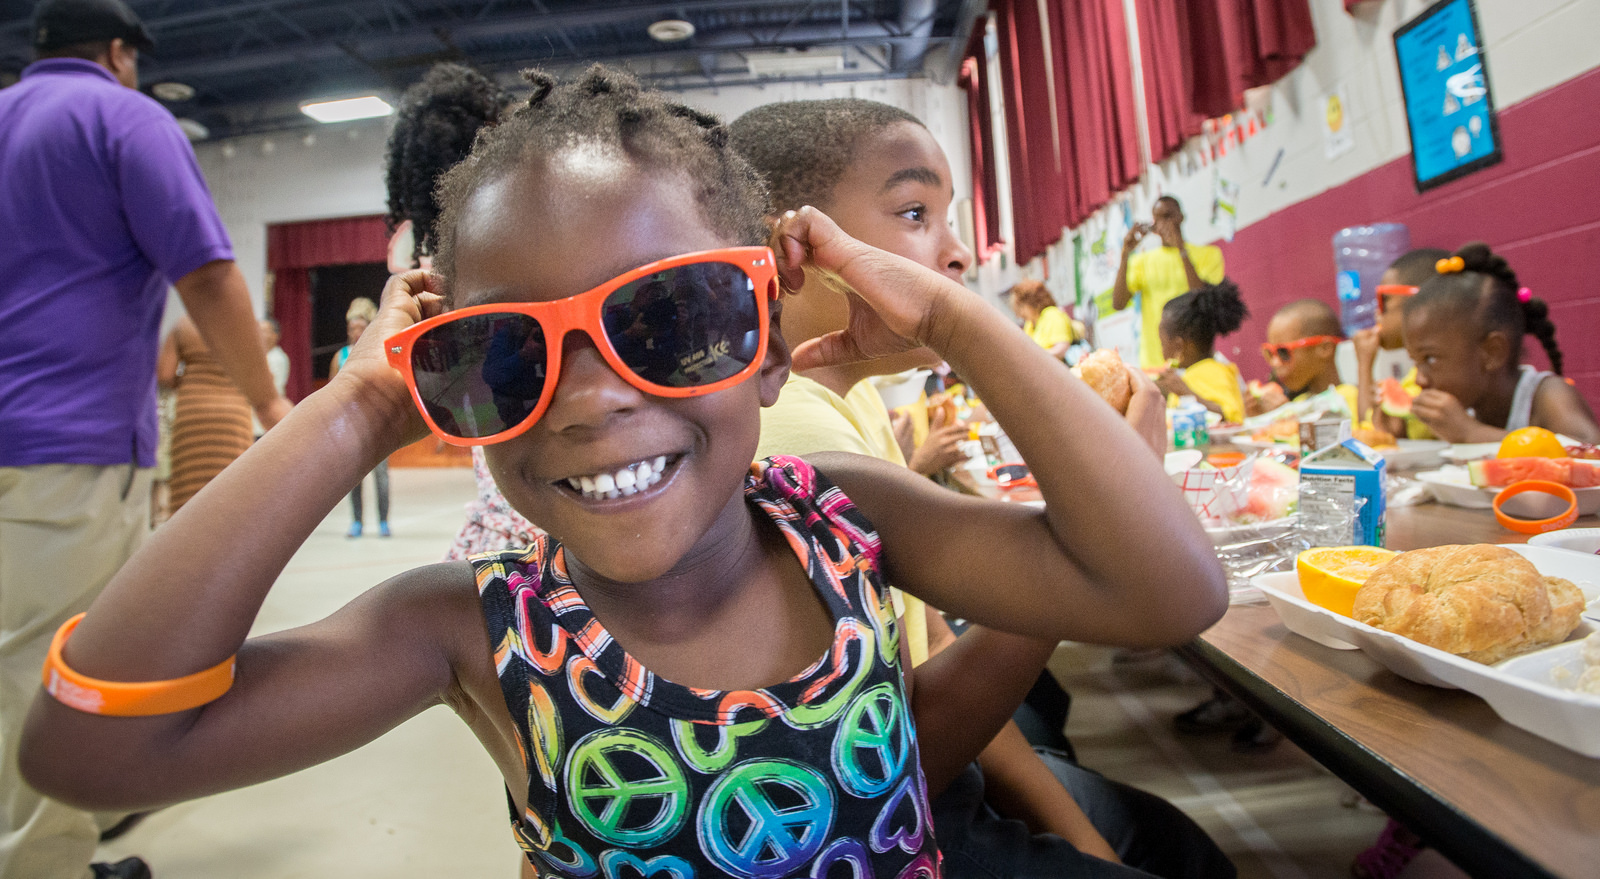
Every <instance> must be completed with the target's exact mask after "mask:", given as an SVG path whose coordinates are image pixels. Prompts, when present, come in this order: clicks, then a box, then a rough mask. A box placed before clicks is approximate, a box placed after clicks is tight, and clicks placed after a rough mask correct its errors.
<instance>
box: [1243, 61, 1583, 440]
mask: <svg viewBox="0 0 1600 879" xmlns="http://www.w3.org/2000/svg"><path fill="white" fill-rule="evenodd" d="M1596 107H1600V69H1597V70H1593V71H1590V72H1589V73H1586V74H1584V75H1582V76H1579V77H1578V78H1576V79H1572V80H1569V81H1567V82H1565V83H1562V84H1561V85H1559V86H1556V87H1555V88H1552V89H1550V90H1548V91H1545V92H1542V93H1540V94H1538V95H1535V96H1534V97H1531V98H1528V99H1527V100H1524V101H1522V102H1520V103H1518V104H1515V105H1513V106H1511V107H1507V108H1503V109H1502V110H1501V111H1500V120H1499V121H1500V138H1501V143H1502V144H1503V149H1504V154H1505V159H1504V161H1502V162H1501V163H1500V164H1499V165H1496V166H1494V167H1492V168H1488V169H1486V170H1483V171H1479V172H1478V173H1476V174H1473V175H1471V176H1469V177H1466V178H1463V179H1461V180H1457V181H1455V182H1453V183H1449V184H1446V185H1444V186H1441V187H1439V188H1437V189H1433V190H1430V191H1428V192H1427V193H1426V194H1424V195H1418V194H1417V191H1416V187H1415V186H1414V185H1413V184H1412V181H1411V157H1410V155H1407V156H1405V157H1403V158H1400V159H1397V160H1395V161H1393V162H1390V163H1388V164H1386V165H1382V166H1380V167H1378V168H1376V169H1374V170H1372V171H1370V172H1368V173H1366V174H1364V175H1362V176H1360V177H1358V178H1356V179H1354V180H1351V181H1350V182H1348V183H1345V184H1343V185H1341V186H1338V187H1336V188H1334V189H1330V190H1328V191H1327V192H1324V193H1322V194H1320V195H1317V196H1313V197H1312V198H1309V199H1307V200H1305V201H1303V202H1300V203H1298V204H1295V205H1292V206H1290V207H1288V208H1285V209H1283V210H1282V211H1279V212H1278V213H1275V214H1273V215H1271V216H1269V217H1267V218H1266V219H1264V220H1261V221H1259V222H1257V223H1254V224H1252V225H1251V226H1249V227H1247V228H1245V229H1242V230H1240V231H1239V233H1238V234H1237V235H1235V236H1234V239H1233V241H1232V242H1229V243H1222V242H1218V243H1219V244H1220V245H1221V247H1222V250H1223V254H1224V256H1225V257H1226V259H1227V268H1228V276H1229V277H1231V278H1233V280H1234V281H1236V282H1237V283H1238V284H1239V288H1240V289H1241V290H1242V291H1243V292H1244V295H1245V300H1246V301H1247V302H1248V303H1249V305H1250V311H1251V319H1250V320H1249V322H1247V323H1246V324H1245V326H1244V327H1243V328H1242V329H1241V330H1240V331H1239V332H1238V333H1235V334H1234V335H1232V336H1229V337H1228V338H1227V339H1224V340H1219V347H1221V348H1222V349H1223V350H1224V351H1225V352H1227V353H1228V355H1229V356H1230V357H1234V359H1236V360H1237V361H1238V362H1239V365H1240V367H1241V369H1242V370H1243V371H1244V374H1245V376H1246V377H1247V378H1265V377H1266V374H1267V368H1266V364H1265V363H1264V362H1263V361H1262V360H1261V357H1260V356H1259V355H1258V354H1256V353H1255V352H1256V351H1257V349H1258V348H1259V347H1260V343H1261V342H1262V341H1264V340H1265V338H1266V326H1267V321H1268V320H1270V319H1271V317H1272V315H1273V313H1274V312H1276V311H1277V310H1278V308H1280V307H1281V306H1283V305H1284V304H1286V303H1288V302H1292V301H1293V300H1296V299H1301V298H1305V297H1309V296H1314V297H1319V298H1322V299H1326V300H1327V301H1328V302H1329V303H1333V302H1335V298H1334V265H1333V245H1332V243H1331V242H1332V238H1333V234H1334V233H1335V232H1337V231H1338V230H1339V229H1342V228H1344V227H1346V226H1356V225H1362V224H1366V223H1377V222H1399V223H1405V224H1406V226H1408V227H1409V228H1410V230H1411V243H1412V246H1414V247H1443V248H1446V249H1454V248H1456V247H1458V246H1460V245H1461V244H1463V243H1465V242H1467V241H1471V240H1475V239H1476V240H1482V241H1487V242H1489V244H1490V246H1491V247H1493V248H1494V249H1495V251H1496V252H1498V253H1500V254H1503V255H1504V256H1505V257H1506V259H1508V260H1509V261H1510V262H1511V267H1512V268H1513V269H1515V270H1516V272H1517V277H1518V279H1519V280H1521V281H1522V283H1524V284H1525V285H1527V286H1528V287H1530V288H1532V290H1533V295H1535V296H1537V297H1539V298H1541V299H1544V300H1545V301H1547V302H1549V303H1550V312H1551V319H1552V320H1554V321H1555V324H1556V330H1557V332H1556V341H1557V342H1558V343H1559V344H1560V346H1561V352H1562V354H1564V355H1565V357H1566V363H1565V372H1566V374H1567V376H1568V377H1569V378H1571V379H1573V380H1574V381H1575V383H1576V385H1577V387H1578V389H1579V390H1580V391H1581V392H1582V393H1583V395H1584V397H1585V398H1586V399H1587V400H1588V401H1589V405H1590V406H1592V407H1594V408H1595V409H1596V410H1597V411H1600V112H1597V111H1596V109H1595V108H1596ZM1235 349H1237V350H1238V351H1239V353H1238V355H1237V356H1236V357H1235V355H1234V351H1235ZM1523 352H1524V359H1525V360H1527V361H1528V362H1530V363H1535V364H1538V365H1539V366H1540V367H1541V368H1548V362H1547V361H1546V359H1545V356H1544V351H1543V349H1542V348H1540V346H1539V342H1538V340H1537V339H1535V338H1534V337H1532V336H1527V337H1524V339H1523Z"/></svg>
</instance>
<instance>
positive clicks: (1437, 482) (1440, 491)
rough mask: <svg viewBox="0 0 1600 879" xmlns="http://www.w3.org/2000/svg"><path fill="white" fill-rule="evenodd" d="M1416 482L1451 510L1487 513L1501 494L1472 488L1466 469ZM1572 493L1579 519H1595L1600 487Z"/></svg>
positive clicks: (1443, 470)
mask: <svg viewBox="0 0 1600 879" xmlns="http://www.w3.org/2000/svg"><path fill="white" fill-rule="evenodd" d="M1417 480H1418V481H1419V482H1425V483H1427V485H1428V489H1429V490H1430V491H1432V492H1433V496H1434V498H1436V499H1437V500H1438V501H1439V503H1442V504H1449V505H1450V506H1452V507H1466V508H1468V509H1474V510H1487V509H1489V508H1490V507H1492V506H1494V496H1495V495H1497V494H1499V493H1500V489H1499V488H1479V487H1478V486H1476V485H1473V484H1472V477H1470V476H1469V475H1467V468H1465V467H1458V466H1455V465H1446V466H1444V467H1440V468H1439V469H1438V470H1426V471H1423V472H1422V473H1418V474H1417ZM1503 487H1504V486H1502V488H1503ZM1572 493H1573V494H1574V495H1576V496H1577V498H1578V515H1580V516H1592V515H1594V514H1595V513H1597V512H1600V486H1596V487H1594V488H1574V489H1573V490H1572ZM1508 512H1509V511H1508Z"/></svg>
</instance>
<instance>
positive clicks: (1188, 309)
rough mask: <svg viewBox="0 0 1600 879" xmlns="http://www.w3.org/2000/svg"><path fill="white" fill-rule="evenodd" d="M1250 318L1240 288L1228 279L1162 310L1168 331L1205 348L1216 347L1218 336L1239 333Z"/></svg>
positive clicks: (1180, 299)
mask: <svg viewBox="0 0 1600 879" xmlns="http://www.w3.org/2000/svg"><path fill="white" fill-rule="evenodd" d="M1249 316H1250V309H1249V308H1247V307H1246V306H1245V304H1244V297H1243V296H1242V295H1241V294H1240V293H1239V286H1238V285H1237V284H1235V283H1233V282H1232V281H1230V280H1228V279H1227V278H1223V279H1222V280H1221V281H1218V282H1217V283H1215V284H1206V285H1205V286H1203V287H1197V288H1195V289H1194V290H1190V291H1189V292H1188V293H1185V294H1183V295H1182V296H1178V297H1175V298H1173V299H1172V301H1170V302H1168V303H1167V304H1166V305H1165V306H1164V307H1163V308H1162V309H1161V319H1162V320H1163V321H1165V322H1166V324H1167V330H1168V332H1170V333H1172V334H1173V335H1175V336H1177V337H1178V338H1180V339H1188V340H1189V341H1191V342H1194V343H1195V344H1197V345H1200V346H1202V347H1205V348H1209V347H1210V346H1212V345H1214V344H1216V339H1217V337H1218V336H1226V335H1227V334H1229V333H1231V332H1233V331H1234V330H1237V329H1238V328H1239V327H1240V326H1242V325H1243V324H1244V321H1245V318H1248V317H1249Z"/></svg>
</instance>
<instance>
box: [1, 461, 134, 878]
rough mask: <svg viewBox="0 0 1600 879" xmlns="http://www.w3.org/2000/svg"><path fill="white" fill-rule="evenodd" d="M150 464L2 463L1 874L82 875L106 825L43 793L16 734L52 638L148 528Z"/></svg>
mask: <svg viewBox="0 0 1600 879" xmlns="http://www.w3.org/2000/svg"><path fill="white" fill-rule="evenodd" d="M151 477H152V471H151V470H150V469H135V468H133V467H131V466H130V465H122V466H119V467H99V466H92V465H85V464H46V465H38V466H32V467H0V759H3V761H4V762H3V763H0V879H82V877H84V876H88V875H89V862H90V861H91V860H93V858H94V850H95V846H96V845H97V844H98V842H99V838H100V830H101V827H102V826H109V825H110V824H111V823H114V822H115V821H116V820H117V816H114V815H99V816H97V815H95V814H92V813H89V812H82V811H79V810H77V809H73V808H71V807H69V806H66V805H63V804H61V803H58V802H56V801H54V800H51V799H47V798H45V797H43V796H41V795H40V794H38V793H36V792H35V791H34V790H33V788H31V787H29V786H28V785H27V783H26V782H24V781H23V780H22V778H21V776H20V775H19V774H18V772H17V738H18V736H19V734H20V733H21V730H22V724H23V721H24V720H25V719H26V718H27V716H28V705H29V704H30V703H31V702H32V701H33V699H34V697H35V695H37V694H38V693H39V669H40V666H41V665H42V664H43V663H44V657H45V653H46V652H47V651H48V650H49V647H50V639H51V637H52V636H54V635H55V631H56V629H57V628H58V627H60V625H61V624H62V623H63V622H65V621H66V620H67V619H68V618H69V617H71V616H72V615H74V614H76V613H78V612H80V611H83V610H85V609H86V608H88V606H89V602H91V601H93V600H94V597H95V596H96V595H98V594H100V590H101V589H102V588H104V587H105V585H106V581H108V580H110V579H111V575H112V574H114V573H116V571H117V569H118V568H120V567H122V563H123V562H125V561H127V559H128V557H129V556H131V555H133V552H134V550H136V549H138V548H139V544H140V543H142V542H143V541H144V538H145V535H146V534H148V533H149V531H150V481H151Z"/></svg>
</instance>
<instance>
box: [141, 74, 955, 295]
mask: <svg viewBox="0 0 1600 879" xmlns="http://www.w3.org/2000/svg"><path fill="white" fill-rule="evenodd" d="M677 97H678V98H679V99H681V100H683V101H685V102H686V103H689V104H691V105H693V106H696V107H699V108H701V109H704V110H708V111H710V112H713V113H716V114H718V115H720V116H722V117H723V118H724V119H732V118H734V117H736V116H738V115H739V114H741V113H744V112H745V111H747V110H750V109H752V108H754V107H758V106H761V105H763V104H769V103H773V102H775V101H785V100H810V99H819V98H833V97H856V98H866V99H870V100H875V101H882V102H884V103H887V104H893V105H894V106H897V107H901V108H903V109H905V110H907V111H909V112H910V113H912V114H914V115H916V116H917V117H918V118H920V119H922V120H923V121H924V123H925V124H926V125H927V126H928V129H929V131H930V132H932V134H933V136H934V137H935V138H936V139H937V140H938V141H939V143H940V144H941V145H943V147H944V149H945V153H946V154H947V155H948V156H949V158H950V166H951V174H952V177H953V178H954V184H955V191H956V194H957V198H963V197H966V196H968V195H970V194H971V191H972V184H971V173H970V167H969V163H968V159H967V155H968V148H967V127H966V125H967V121H966V97H965V95H964V94H963V93H962V92H961V91H959V90H958V89H956V88H955V87H954V86H939V85H936V84H934V83H932V82H931V81H928V80H923V79H907V80H889V81H881V82H862V83H828V84H802V83H785V84H781V85H772V86H768V87H765V88H756V87H753V86H741V87H734V88H723V89H716V90H699V91H689V92H682V93H679V94H678V95H677ZM387 137H388V123H387V122H366V123H347V124H344V125H330V126H324V127H322V128H320V129H318V130H317V131H315V132H313V133H311V135H310V136H309V137H307V135H306V134H304V133H298V134H275V135H263V136H256V137H246V138H237V139H233V140H228V141H223V142H218V143H204V144H200V145H198V146H197V148H196V150H195V152H196V155H197V156H198V157H199V160H200V168H201V170H202V171H203V172H204V173H205V176H206V181H207V183H208V184H209V185H210V186H211V193H212V196H213V197H214V198H215V199H216V203H217V208H218V211H219V212H220V213H221V215H222V219H223V222H225V223H226V224H227V226H228V232H229V234H230V235H231V236H232V237H233V246H234V254H235V259H236V260H237V261H238V263H239V267H240V269H241V270H242V271H243V272H244V276H245V279H246V281H247V282H248V283H249V285H250V293H251V297H252V299H253V300H254V301H255V303H256V309H257V311H258V312H259V311H260V310H261V303H262V296H263V293H262V291H263V286H264V279H265V276H266V259H267V232H266V230H267V226H268V224H271V223H283V222H294V221H299V220H316V219H327V218H332V217H349V216H358V215H364V214H381V213H383V212H384V211H385V209H386V206H385V198H386V195H385V192H384V181H383V166H384V142H385V140H386V139H387ZM180 310H181V306H180V305H178V304H177V302H176V297H173V307H172V308H171V309H169V315H175V314H177V313H178V312H179V311H180ZM175 319H176V318H175V317H171V316H169V321H171V320H175Z"/></svg>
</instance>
